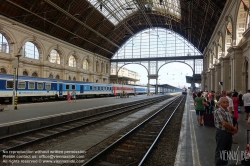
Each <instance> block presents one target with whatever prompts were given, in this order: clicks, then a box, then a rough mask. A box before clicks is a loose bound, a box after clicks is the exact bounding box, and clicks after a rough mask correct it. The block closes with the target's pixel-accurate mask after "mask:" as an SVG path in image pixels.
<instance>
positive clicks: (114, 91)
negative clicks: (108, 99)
mask: <svg viewBox="0 0 250 166" xmlns="http://www.w3.org/2000/svg"><path fill="white" fill-rule="evenodd" d="M113 93H114V95H116V87H114V86H113Z"/></svg>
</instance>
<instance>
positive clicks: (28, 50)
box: [19, 42, 39, 60]
mask: <svg viewBox="0 0 250 166" xmlns="http://www.w3.org/2000/svg"><path fill="white" fill-rule="evenodd" d="M19 52H20V53H21V55H22V56H24V57H26V58H31V59H37V60H38V59H39V52H38V49H37V47H36V45H35V44H34V43H32V42H26V43H25V44H24V46H23V47H21V48H20V49H19Z"/></svg>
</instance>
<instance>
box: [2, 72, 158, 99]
mask: <svg viewBox="0 0 250 166" xmlns="http://www.w3.org/2000/svg"><path fill="white" fill-rule="evenodd" d="M72 91H75V92H76V97H77V98H86V97H90V96H91V97H94V96H114V95H120V94H121V93H126V94H129V95H134V94H146V93H147V87H145V86H132V85H120V84H106V83H93V82H81V81H72V80H56V79H51V78H40V77H32V76H18V85H17V96H18V99H19V100H27V101H38V100H50V99H60V98H66V96H67V93H68V92H70V93H71V92H72ZM150 93H155V88H154V87H150ZM12 96H13V75H11V74H0V102H10V101H11V100H12Z"/></svg>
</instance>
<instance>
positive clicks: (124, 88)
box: [113, 84, 135, 95]
mask: <svg viewBox="0 0 250 166" xmlns="http://www.w3.org/2000/svg"><path fill="white" fill-rule="evenodd" d="M121 93H127V94H134V93H135V91H134V86H131V85H120V84H113V94H114V95H117V94H121Z"/></svg>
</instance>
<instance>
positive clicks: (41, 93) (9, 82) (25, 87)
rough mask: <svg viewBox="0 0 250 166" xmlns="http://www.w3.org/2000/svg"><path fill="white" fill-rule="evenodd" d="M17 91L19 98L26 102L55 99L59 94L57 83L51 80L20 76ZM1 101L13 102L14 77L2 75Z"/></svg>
mask: <svg viewBox="0 0 250 166" xmlns="http://www.w3.org/2000/svg"><path fill="white" fill-rule="evenodd" d="M16 84H17V85H16V87H15V90H16V92H17V96H18V98H22V99H25V100H30V101H32V100H36V99H38V98H41V97H43V98H45V97H46V98H50V97H55V95H56V94H57V81H56V80H55V79H50V78H39V77H30V76H18V82H17V80H16ZM0 93H1V95H0V99H1V101H2V102H3V101H5V102H8V101H11V100H12V96H13V75H10V74H0Z"/></svg>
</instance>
